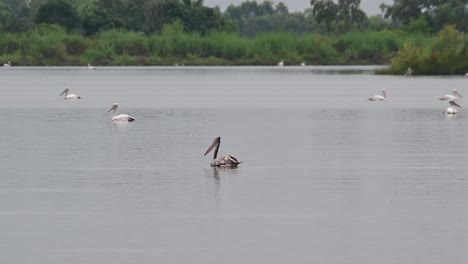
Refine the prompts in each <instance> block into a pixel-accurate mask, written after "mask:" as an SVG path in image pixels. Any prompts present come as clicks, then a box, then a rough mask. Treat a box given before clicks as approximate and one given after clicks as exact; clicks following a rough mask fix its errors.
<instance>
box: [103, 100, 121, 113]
mask: <svg viewBox="0 0 468 264" xmlns="http://www.w3.org/2000/svg"><path fill="white" fill-rule="evenodd" d="M117 108H119V104H118V103H115V104H113V105H112V107H111V108H110V109H109V110H107V112H106V114H107V113H109V112H110V111H112V110H114V114H115V111H117Z"/></svg>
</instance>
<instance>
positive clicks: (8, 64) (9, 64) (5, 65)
mask: <svg viewBox="0 0 468 264" xmlns="http://www.w3.org/2000/svg"><path fill="white" fill-rule="evenodd" d="M3 67H11V62H10V61H8V63H5V64H3Z"/></svg>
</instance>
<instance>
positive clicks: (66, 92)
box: [60, 88, 81, 100]
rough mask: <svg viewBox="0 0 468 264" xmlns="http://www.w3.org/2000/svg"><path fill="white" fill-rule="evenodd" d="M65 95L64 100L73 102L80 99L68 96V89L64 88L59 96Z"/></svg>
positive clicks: (75, 96)
mask: <svg viewBox="0 0 468 264" xmlns="http://www.w3.org/2000/svg"><path fill="white" fill-rule="evenodd" d="M64 94H65V100H75V99H81V97H80V96H78V95H77V94H73V93H72V94H68V88H65V90H63V92H62V93H61V94H60V96H62V95H64Z"/></svg>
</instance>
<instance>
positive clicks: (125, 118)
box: [106, 103, 135, 122]
mask: <svg viewBox="0 0 468 264" xmlns="http://www.w3.org/2000/svg"><path fill="white" fill-rule="evenodd" d="M117 108H119V104H117V103H115V104H113V105H112V107H111V109H109V110H108V111H107V112H106V114H107V113H109V112H110V111H112V110H114V113H112V121H115V122H133V121H135V118H133V117H131V116H129V115H126V114H121V115H117V116H116V115H115V112H117Z"/></svg>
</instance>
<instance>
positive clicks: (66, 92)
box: [59, 88, 68, 96]
mask: <svg viewBox="0 0 468 264" xmlns="http://www.w3.org/2000/svg"><path fill="white" fill-rule="evenodd" d="M67 94H68V88H65V90H63V92H62V93H61V94H60V95H59V96H62V95H65V96H67Z"/></svg>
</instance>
